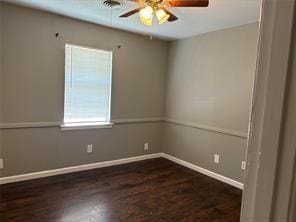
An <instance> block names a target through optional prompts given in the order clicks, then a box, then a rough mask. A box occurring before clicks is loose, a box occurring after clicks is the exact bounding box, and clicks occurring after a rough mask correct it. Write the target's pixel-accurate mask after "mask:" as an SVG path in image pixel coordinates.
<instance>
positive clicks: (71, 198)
mask: <svg viewBox="0 0 296 222" xmlns="http://www.w3.org/2000/svg"><path fill="white" fill-rule="evenodd" d="M261 4H262V3H261V1H260V0H237V1H231V0H209V1H208V0H3V1H0V56H1V57H0V58H1V60H0V68H1V69H0V221H1V222H2V221H3V222H18V221H21V222H27V221H28V222H30V221H38V222H57V221H59V222H78V221H79V222H80V221H90V222H92V221H98V222H117V221H119V222H130V221H137V222H138V221H139V222H141V221H155V222H172V221H176V222H179V221H184V222H185V221H187V222H191V221H192V222H239V221H240V220H241V221H242V213H241V211H242V209H244V212H245V211H246V209H248V207H247V206H248V205H247V203H250V204H251V201H250V199H252V198H248V197H249V194H250V193H251V191H250V190H251V187H252V186H251V185H250V184H251V182H250V181H251V179H252V178H255V177H253V174H252V172H253V171H252V169H255V168H256V169H259V168H258V166H257V165H256V164H255V162H254V161H253V162H254V164H253V162H252V158H253V156H252V155H253V154H254V153H255V152H253V149H251V148H250V149H249V148H248V146H250V147H251V146H252V145H253V144H255V142H254V143H253V142H252V141H253V140H251V142H250V141H249V139H250V136H249V135H250V133H251V132H257V131H256V129H257V128H255V129H254V130H252V128H251V124H250V123H251V122H252V123H253V122H254V123H256V121H257V120H258V118H255V117H256V116H255V117H253V118H252V107H253V106H252V104H254V96H255V97H256V93H260V90H254V88H256V85H257V87H258V88H259V86H260V87H261V85H260V84H261V82H260V81H261V80H262V81H263V79H266V80H268V78H260V75H258V76H259V77H258V78H257V79H258V81H259V82H258V84H255V82H256V70H259V72H260V68H262V69H263V66H262V65H260V64H261V63H260V61H261V60H260V58H259V57H258V56H257V55H258V54H259V50H258V49H259V48H260V49H261V48H262V50H264V49H265V48H266V47H263V46H262V47H260V45H259V42H260V41H259V40H260V38H259V36H260V31H259V28H261V29H263V28H264V27H265V26H264V24H263V25H262V26H261V23H260V22H261V19H260V14H261V13H260V11H262V9H261ZM265 14H267V13H265ZM284 14H285V13H284ZM286 15H288V13H286ZM266 21H267V20H266ZM262 27H263V28H262ZM281 27H285V26H281ZM287 27H288V25H287ZM262 33H263V31H262ZM273 33H275V32H273ZM262 35H263V34H262ZM262 39H264V35H263V37H262ZM274 39H275V40H274V41H276V40H277V38H274ZM265 40H266V39H265ZM262 42H263V43H262V44H264V43H266V44H267V40H266V41H262ZM281 42H282V43H284V42H287V41H281ZM271 45H272V44H270V47H271ZM282 49H284V48H282ZM262 50H261V51H262ZM258 58H259V59H258ZM262 58H263V57H262ZM258 60H259V65H258ZM262 61H263V59H262ZM262 63H263V62H262ZM265 64H274V63H271V62H270V63H268V62H266V63H265ZM269 80H270V78H269ZM262 85H264V84H263V83H262ZM283 85H284V84H283ZM264 86H266V87H267V86H268V85H267V83H266V84H265V85H264ZM270 88H273V89H274V88H275V87H270ZM260 89H262V90H263V88H262V87H261V88H260ZM269 95H272V94H269ZM277 98H279V97H274V99H277ZM255 101H256V100H255ZM266 101H267V100H266ZM262 104H267V105H268V104H269V103H262ZM283 104H284V103H283ZM285 104H287V103H285ZM253 111H254V109H253ZM254 115H257V112H256V110H255V112H254ZM258 116H260V115H259V114H258ZM266 116H267V115H266ZM252 119H253V120H254V121H251V120H252ZM258 122H260V121H259V120H258ZM262 123H263V121H262ZM265 128H266V129H267V128H268V129H272V128H273V127H265ZM273 129H274V128H273ZM262 132H263V131H262ZM254 135H255V136H254ZM257 135H259V134H253V136H252V137H251V138H252V139H256V138H262V139H264V138H265V137H260V136H257ZM256 136H257V137H256ZM274 138H276V137H274ZM262 144H264V143H262ZM258 152H259V151H258ZM262 153H263V151H262ZM252 166H253V167H252ZM262 166H264V164H263V165H262ZM248 168H250V171H248ZM262 169H263V168H262ZM270 169H271V168H270ZM246 172H249V173H246ZM258 175H260V174H258ZM250 178H251V179H250ZM262 178H263V177H262ZM246 183H247V184H248V189H247V190H246V191H245V188H246V187H245V184H246ZM258 184H259V182H258ZM263 190H264V189H263ZM253 193H256V192H253ZM257 193H258V192H257ZM262 194H263V193H262ZM254 200H256V198H254ZM244 201H245V202H244ZM247 201H248V202H247ZM242 203H243V204H242ZM242 206H244V207H242ZM254 212H256V211H254ZM245 218H247V216H246V217H245ZM245 221H246V222H251V221H253V220H245ZM258 221H260V220H258ZM260 222H267V220H264V221H263V220H261V221H260ZM281 222H284V221H281Z"/></svg>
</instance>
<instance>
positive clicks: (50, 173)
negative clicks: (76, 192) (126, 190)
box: [0, 153, 161, 184]
mask: <svg viewBox="0 0 296 222" xmlns="http://www.w3.org/2000/svg"><path fill="white" fill-rule="evenodd" d="M157 157H161V153H153V154H148V155H142V156H135V157H130V158H124V159H117V160H110V161H104V162H99V163H91V164H84V165H79V166H72V167H65V168H60V169H55V170H46V171H41V172H35V173H28V174H21V175H16V176H9V177H2V178H0V184H7V183H14V182H19V181H24V180H31V179H37V178H43V177H49V176H55V175H60V174H66V173H74V172H78V171H83V170H91V169H97V168H102V167H107V166H114V165H119V164H124V163H131V162H136V161H141V160H147V159H153V158H157Z"/></svg>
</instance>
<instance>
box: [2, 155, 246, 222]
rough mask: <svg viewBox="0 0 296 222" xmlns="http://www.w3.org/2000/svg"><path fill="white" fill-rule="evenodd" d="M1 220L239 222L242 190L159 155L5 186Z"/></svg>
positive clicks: (3, 188) (24, 221) (55, 221)
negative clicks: (158, 156)
mask: <svg viewBox="0 0 296 222" xmlns="http://www.w3.org/2000/svg"><path fill="white" fill-rule="evenodd" d="M0 192H1V200H0V214H1V216H0V219H1V220H0V221H1V222H10V221H13V222H18V221H20V222H35V221H36V222H37V221H38V222H78V221H79V222H86V221H87V222H142V221H145V222H146V221H147V222H149V221H153V222H239V214H240V203H241V191H240V190H238V189H236V188H233V187H231V186H229V185H226V184H224V183H221V182H219V181H217V180H214V179H212V178H209V177H207V176H204V175H202V174H199V173H197V172H195V171H192V170H190V169H187V168H185V167H183V166H180V165H177V164H175V163H173V162H171V161H168V160H166V159H162V158H157V159H152V160H145V161H141V162H135V163H129V164H124V165H118V166H112V167H107V168H101V169H95V170H89V171H84V172H77V173H71V174H65V175H59V176H54V177H47V178H42V179H35V180H30V181H24V182H18V183H12V184H6V185H2V186H0Z"/></svg>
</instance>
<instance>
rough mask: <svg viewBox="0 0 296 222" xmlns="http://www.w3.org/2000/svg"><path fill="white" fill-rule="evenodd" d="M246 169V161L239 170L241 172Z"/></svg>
mask: <svg viewBox="0 0 296 222" xmlns="http://www.w3.org/2000/svg"><path fill="white" fill-rule="evenodd" d="M246 167H247V163H246V161H242V165H241V169H242V170H245V169H246Z"/></svg>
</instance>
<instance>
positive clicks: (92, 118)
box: [64, 44, 112, 126]
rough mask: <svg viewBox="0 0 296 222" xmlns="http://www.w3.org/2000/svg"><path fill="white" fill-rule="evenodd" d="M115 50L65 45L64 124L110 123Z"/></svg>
mask: <svg viewBox="0 0 296 222" xmlns="http://www.w3.org/2000/svg"><path fill="white" fill-rule="evenodd" d="M111 79H112V52H111V51H103V50H97V49H90V48H86V47H80V46H74V45H69V44H66V47H65V102H64V126H79V125H99V124H104V123H109V122H110V102H111Z"/></svg>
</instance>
